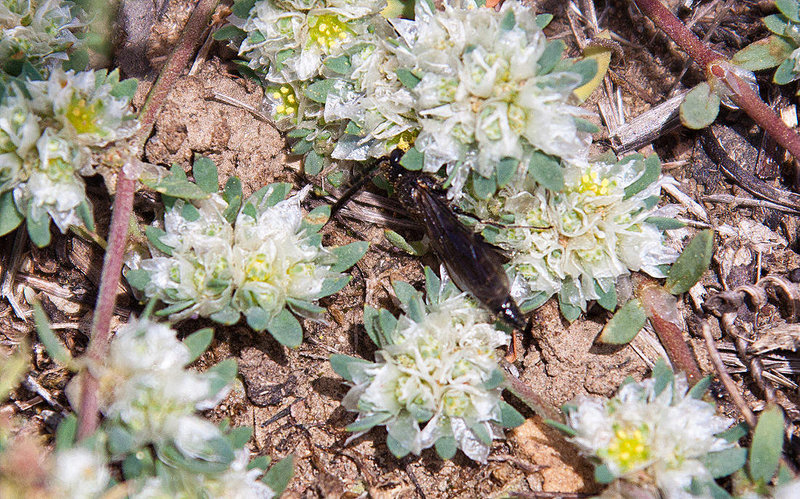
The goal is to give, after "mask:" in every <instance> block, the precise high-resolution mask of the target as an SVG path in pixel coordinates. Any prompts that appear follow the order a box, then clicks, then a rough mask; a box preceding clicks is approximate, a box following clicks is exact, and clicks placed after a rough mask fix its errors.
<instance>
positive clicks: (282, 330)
mask: <svg viewBox="0 0 800 499" xmlns="http://www.w3.org/2000/svg"><path fill="white" fill-rule="evenodd" d="M267 331H269V334H271V335H272V336H273V338H275V339H276V340H278V343H280V344H281V345H285V346H287V347H289V348H297V347H299V346H300V343H302V342H303V328H302V327H301V326H300V322H299V321H298V320H297V318H296V317H295V316H294V314H292V313H291V312H289V310H287V309H286V308H284V309H283V310H281V311H280V312H278V315H276V316H275V317H273V318H272V320H270V321H269V323H268V324H267Z"/></svg>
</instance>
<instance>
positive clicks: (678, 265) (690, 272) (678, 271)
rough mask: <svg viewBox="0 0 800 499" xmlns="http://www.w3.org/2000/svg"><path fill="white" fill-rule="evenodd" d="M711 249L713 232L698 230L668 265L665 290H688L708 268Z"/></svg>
mask: <svg viewBox="0 0 800 499" xmlns="http://www.w3.org/2000/svg"><path fill="white" fill-rule="evenodd" d="M713 249H714V233H713V232H712V231H710V230H703V231H700V232H698V233H697V235H696V236H694V238H692V240H691V241H689V244H687V245H686V248H685V249H684V250H683V253H681V254H680V256H679V257H678V259H677V260H675V263H674V264H672V267H670V269H669V273H668V274H667V281H666V282H665V283H664V287H665V288H666V290H667V291H668V292H670V293H672V294H673V295H679V294H681V293H685V292H687V291H689V289H691V287H692V286H694V285H695V283H697V281H699V280H700V278H701V277H702V276H703V273H705V271H706V270H708V266H709V264H710V263H711V255H712V253H713Z"/></svg>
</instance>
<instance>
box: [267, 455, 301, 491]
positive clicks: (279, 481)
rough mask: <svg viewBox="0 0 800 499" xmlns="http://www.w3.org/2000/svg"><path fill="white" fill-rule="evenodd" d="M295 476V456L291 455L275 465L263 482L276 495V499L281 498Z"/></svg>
mask: <svg viewBox="0 0 800 499" xmlns="http://www.w3.org/2000/svg"><path fill="white" fill-rule="evenodd" d="M293 476H294V454H289V455H288V456H286V457H285V458H283V459H281V460H280V461H278V462H277V463H275V464H274V465H273V466H272V468H270V469H269V471H267V472H266V473H265V474H264V478H263V479H262V480H263V482H264V483H265V484H266V485H267V487H269V488H270V490H272V492H274V493H275V497H280V495H281V494H283V491H284V490H286V487H287V486H288V485H289V482H290V481H291V480H292V477H293Z"/></svg>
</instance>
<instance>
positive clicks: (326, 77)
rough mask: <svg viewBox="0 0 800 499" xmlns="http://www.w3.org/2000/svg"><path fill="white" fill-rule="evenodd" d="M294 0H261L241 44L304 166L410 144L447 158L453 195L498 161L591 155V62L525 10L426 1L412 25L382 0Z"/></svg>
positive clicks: (443, 161) (439, 160)
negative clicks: (566, 51) (552, 37)
mask: <svg viewBox="0 0 800 499" xmlns="http://www.w3.org/2000/svg"><path fill="white" fill-rule="evenodd" d="M296 3H298V2H288V1H278V0H262V1H260V2H257V3H256V4H255V6H254V7H253V8H252V9H251V10H250V11H249V12H247V19H246V20H244V21H243V22H242V23H240V24H241V27H242V29H243V34H244V35H245V39H244V41H243V42H242V44H241V45H240V53H241V54H242V55H244V56H245V57H246V58H247V59H248V60H249V65H250V67H251V68H253V69H256V70H259V71H261V72H262V73H264V75H265V78H266V80H267V81H268V83H269V84H270V85H272V86H271V87H270V88H269V91H268V92H267V99H268V100H269V101H271V102H272V109H273V115H274V117H275V118H276V120H277V121H278V122H279V123H283V124H284V126H291V127H294V128H296V129H297V132H296V134H295V135H293V136H294V137H299V138H301V141H300V142H299V143H298V144H296V145H295V152H297V153H299V154H306V153H308V154H311V155H312V159H313V161H310V160H309V158H308V157H307V158H306V159H307V161H306V163H309V162H311V163H313V162H314V161H317V162H318V161H319V156H320V155H321V156H324V157H325V158H326V159H327V158H328V157H332V158H335V159H347V160H365V159H368V158H370V157H379V156H383V155H385V154H387V152H389V151H390V150H392V149H394V148H395V147H401V148H404V149H407V148H409V147H410V146H411V145H412V144H414V145H415V146H416V148H417V149H418V150H419V151H421V152H423V153H424V169H425V170H426V171H430V172H436V171H438V170H439V169H440V168H441V167H442V166H445V167H446V173H447V174H448V175H449V176H450V181H451V187H450V195H451V197H458V196H459V195H460V193H461V191H462V189H463V188H465V186H466V185H467V181H468V179H469V178H470V176H480V177H481V178H484V179H487V178H491V177H492V176H493V174H494V171H495V168H496V164H497V162H498V161H499V160H501V159H504V158H510V159H514V160H516V161H517V162H519V161H522V160H524V158H525V157H526V155H528V154H530V153H531V151H534V150H540V151H543V152H545V153H548V154H552V155H555V156H558V157H565V158H573V157H577V156H580V155H581V154H583V153H584V152H585V151H586V149H587V146H588V144H589V142H590V140H591V136H590V135H589V134H588V133H587V132H586V131H584V130H583V129H582V127H581V124H580V123H581V121H580V120H579V119H577V118H579V117H580V116H583V115H584V114H586V113H585V112H584V111H582V110H580V109H579V108H577V107H574V106H572V105H570V104H569V101H570V99H571V95H572V92H573V90H575V88H577V87H578V86H579V85H580V84H581V83H582V82H583V81H584V79H585V75H584V74H583V73H585V72H586V70H587V68H579V66H578V65H576V64H572V63H567V62H565V61H561V62H560V63H559V61H560V59H561V52H562V50H563V44H561V43H560V42H558V43H548V42H547V40H546V39H545V37H544V35H543V34H542V30H541V27H540V25H539V24H537V22H539V21H540V19H539V18H537V17H536V16H535V15H534V13H533V11H532V10H531V9H530V8H529V7H527V6H524V5H521V4H519V3H517V2H506V3H505V4H504V5H503V7H502V8H501V10H500V11H499V12H497V11H494V10H493V9H486V8H477V4H476V3H475V2H472V1H464V2H445V4H444V6H443V10H441V11H440V10H435V9H434V8H433V5H432V2H427V1H420V2H417V3H416V12H415V18H414V20H413V21H411V20H404V19H393V20H391V21H388V20H386V19H385V18H384V17H382V16H381V15H380V14H379V12H380V10H381V9H382V8H383V7H384V2H382V1H377V2H376V1H375V0H364V1H361V2H356V1H350V2H344V1H335V0H327V1H321V0H317V1H310V2H302V3H303V5H302V6H300V5H296ZM589 69H591V70H592V71H593V68H589ZM301 130H302V131H303V133H301ZM334 144H335V147H334ZM307 169H309V168H308V165H307ZM313 170H314V172H316V171H317V168H316V167H315V168H313Z"/></svg>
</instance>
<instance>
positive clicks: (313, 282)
mask: <svg viewBox="0 0 800 499" xmlns="http://www.w3.org/2000/svg"><path fill="white" fill-rule="evenodd" d="M194 172H195V179H197V181H198V183H202V186H203V188H205V189H206V192H205V194H204V195H203V193H202V192H201V193H200V194H201V196H202V197H201V198H199V199H194V200H184V199H175V198H169V197H166V199H165V201H166V206H167V210H166V212H165V214H164V225H163V227H164V228H163V230H162V229H160V228H156V227H154V226H153V227H149V228H148V230H147V235H148V238H149V241H150V244H151V246H152V247H151V254H152V257H150V258H147V259H144V260H133V261H131V262H130V263H129V266H130V267H131V270H129V271H128V273H127V274H126V276H127V278H128V281H129V282H130V283H131V285H132V286H134V287H135V288H137V289H140V290H142V291H143V292H144V294H145V295H146V296H147V297H148V298H153V297H155V298H158V299H160V300H161V301H163V302H164V303H166V304H168V305H169V306H168V307H166V308H164V309H162V310H160V311H159V312H158V313H159V314H160V315H168V316H169V318H170V319H171V320H180V319H185V318H189V317H209V318H211V319H212V320H214V321H216V322H218V323H221V324H234V323H236V322H237V321H238V320H239V318H240V317H241V316H242V315H244V316H245V318H246V319H247V324H248V325H249V326H250V327H252V328H253V329H255V330H256V331H263V330H265V329H266V330H267V331H269V332H270V334H272V335H273V336H274V337H275V339H277V340H278V341H279V342H281V343H282V344H284V345H287V346H292V347H295V346H298V345H299V344H300V342H301V341H302V338H303V336H302V328H301V326H300V323H299V322H298V320H297V318H295V316H294V315H293V314H292V312H294V314H297V315H300V316H302V317H306V318H311V319H314V318H318V317H319V315H320V314H321V313H322V312H323V311H324V309H323V308H322V307H319V306H318V305H316V304H315V303H314V302H316V300H318V299H320V298H323V297H325V296H329V295H331V294H333V293H335V292H337V291H339V290H340V289H341V288H343V287H344V286H345V285H346V284H347V283H348V282H349V281H350V277H349V276H346V275H343V274H342V273H341V272H342V271H344V270H347V269H348V268H350V267H351V266H352V265H354V264H355V263H356V262H357V261H358V260H359V259H360V258H361V257H362V256H363V255H364V253H365V252H366V250H367V246H368V244H367V243H365V242H356V243H352V244H349V245H346V246H340V247H336V248H326V247H324V246H323V245H322V236H321V235H320V234H319V233H318V231H319V229H320V228H321V227H322V224H323V223H324V221H325V220H326V219H327V215H328V213H329V208H328V207H327V206H323V207H320V208H317V209H316V210H314V211H312V212H311V213H309V214H308V215H307V216H306V217H304V216H303V212H302V210H301V208H300V201H302V200H303V198H305V196H306V195H307V194H308V192H309V189H310V187H311V186H307V187H305V188H304V189H302V190H301V191H300V192H298V193H296V194H295V195H293V196H291V197H289V198H288V199H286V196H287V194H288V193H289V190H290V189H291V185H290V184H285V183H283V184H270V185H268V186H266V187H264V188H262V189H260V190H259V191H258V192H256V193H254V194H253V195H252V196H251V197H250V198H249V199H247V200H246V201H245V202H244V203H242V201H241V199H242V191H241V184H240V182H239V180H238V179H236V178H231V179H230V180H229V181H228V183H227V185H226V186H225V188H224V190H223V192H222V194H219V193H218V192H217V189H218V183H217V170H216V167H215V166H214V164H213V163H212V162H211V161H210V160H207V159H205V158H200V159H198V160H197V161H195V168H194ZM180 173H181V174H182V173H183V172H182V171H181V172H180Z"/></svg>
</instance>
